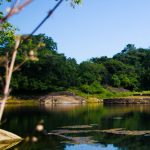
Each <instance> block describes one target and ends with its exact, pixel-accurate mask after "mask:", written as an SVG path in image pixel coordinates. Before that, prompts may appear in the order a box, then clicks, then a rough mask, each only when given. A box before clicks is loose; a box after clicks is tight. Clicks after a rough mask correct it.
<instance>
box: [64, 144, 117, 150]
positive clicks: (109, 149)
mask: <svg viewBox="0 0 150 150" xmlns="http://www.w3.org/2000/svg"><path fill="white" fill-rule="evenodd" d="M77 149H78V150H97V149H98V150H117V148H115V147H114V146H113V145H112V144H110V145H107V146H103V145H101V144H95V145H87V144H81V145H67V146H66V148H65V150H77Z"/></svg>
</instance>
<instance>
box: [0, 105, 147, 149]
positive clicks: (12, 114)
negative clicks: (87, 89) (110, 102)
mask: <svg viewBox="0 0 150 150" xmlns="http://www.w3.org/2000/svg"><path fill="white" fill-rule="evenodd" d="M4 120H5V121H4V123H3V124H2V125H1V127H2V128H3V129H6V130H8V131H11V132H13V133H15V134H18V135H20V136H22V137H24V138H25V140H24V141H23V142H22V143H21V144H19V145H17V146H16V147H15V148H16V149H18V150H48V149H52V150H57V149H58V150H68V149H69V150H80V149H81V148H82V149H87V150H88V149H90V150H91V149H93V150H94V149H96V148H98V149H102V150H103V149H104V150H108V149H111V150H124V149H126V150H131V149H142V150H148V149H149V147H150V144H149V140H150V137H143V136H141V137H130V136H129V137H128V136H114V135H110V134H100V133H99V134H96V133H90V134H84V135H83V134H78V135H76V134H71V135H67V136H70V137H78V138H81V139H83V137H90V138H91V140H93V141H96V142H97V144H95V143H93V144H77V145H76V144H71V141H67V140H66V139H64V138H63V137H59V136H54V135H48V134H47V133H49V132H51V131H52V130H55V129H59V128H61V127H63V126H72V125H92V126H93V127H94V129H110V128H126V129H127V130H150V107H149V106H148V105H129V106H123V105H117V106H103V105H53V106H52V105H47V106H46V107H45V106H28V107H24V106H19V107H18V106H8V107H7V109H6V112H5V116H4ZM41 122H42V125H43V126H44V130H43V131H42V132H38V131H37V130H36V127H37V124H39V123H41ZM33 137H36V138H37V140H36V141H35V142H34V141H32V139H33ZM68 143H70V144H68ZM13 149H14V148H12V150H13Z"/></svg>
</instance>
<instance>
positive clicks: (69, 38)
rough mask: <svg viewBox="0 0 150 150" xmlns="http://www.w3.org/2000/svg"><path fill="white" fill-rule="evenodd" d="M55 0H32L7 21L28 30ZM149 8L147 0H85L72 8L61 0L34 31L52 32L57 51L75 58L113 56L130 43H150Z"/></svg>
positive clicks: (149, 2) (143, 44) (143, 45)
mask: <svg viewBox="0 0 150 150" xmlns="http://www.w3.org/2000/svg"><path fill="white" fill-rule="evenodd" d="M54 4H55V2H54V0H34V2H33V3H32V4H31V5H30V6H28V7H27V8H25V9H24V10H23V11H22V12H21V13H20V14H18V15H15V16H13V17H12V18H11V19H10V20H9V21H10V22H11V23H13V24H14V25H15V26H17V27H18V28H19V29H20V31H19V32H20V33H21V34H24V33H25V34H28V33H30V32H31V31H32V29H33V28H34V27H35V26H36V25H37V24H38V23H39V21H40V20H41V19H42V18H43V17H44V16H45V15H46V13H47V12H48V10H49V8H52V6H53V5H54ZM6 7H7V6H6V5H4V6H3V7H2V9H4V8H6ZM149 8H150V0H84V1H83V4H82V5H81V6H76V8H75V9H73V8H72V7H70V5H69V3H68V2H64V3H63V4H62V5H61V6H60V7H59V8H58V9H57V10H56V12H55V13H54V14H53V16H52V17H51V18H50V19H49V20H48V21H47V22H46V23H45V24H44V25H43V26H42V27H41V28H40V29H39V30H38V31H37V32H36V34H38V33H45V34H46V35H48V36H51V37H52V38H53V39H54V41H55V42H57V44H58V52H60V53H65V55H66V56H67V57H74V58H76V60H77V61H78V62H81V61H83V60H87V59H89V58H91V57H100V56H108V57H112V56H113V55H114V54H116V53H118V52H120V51H121V50H122V49H123V48H124V47H125V45H127V44H129V43H131V44H135V46H136V47H144V48H148V47H149V46H150V17H149V16H150V9H149Z"/></svg>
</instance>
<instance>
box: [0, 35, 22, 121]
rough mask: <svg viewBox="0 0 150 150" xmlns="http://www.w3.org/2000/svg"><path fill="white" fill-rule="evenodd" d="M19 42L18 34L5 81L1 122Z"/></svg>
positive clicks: (0, 110) (0, 113) (0, 114)
mask: <svg viewBox="0 0 150 150" xmlns="http://www.w3.org/2000/svg"><path fill="white" fill-rule="evenodd" d="M19 44H20V37H19V36H18V37H16V42H15V47H14V50H13V53H12V59H11V63H10V67H9V69H8V75H7V76H6V83H5V88H4V93H3V98H2V103H1V107H0V122H1V120H2V116H3V112H4V108H5V104H6V101H7V99H8V96H9V91H10V90H9V87H10V81H11V77H12V73H13V68H14V64H15V60H16V55H17V49H18V47H19Z"/></svg>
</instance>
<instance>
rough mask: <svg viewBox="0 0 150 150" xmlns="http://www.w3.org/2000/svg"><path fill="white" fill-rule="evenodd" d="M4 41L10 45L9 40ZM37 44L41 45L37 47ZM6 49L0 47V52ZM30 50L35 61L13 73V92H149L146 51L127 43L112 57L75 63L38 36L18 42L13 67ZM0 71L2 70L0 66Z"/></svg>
mask: <svg viewBox="0 0 150 150" xmlns="http://www.w3.org/2000/svg"><path fill="white" fill-rule="evenodd" d="M5 41H9V42H10V43H11V40H10V39H6V40H5ZM6 43H7V42H6ZM39 43H42V44H40V46H39V47H38V46H37V45H39ZM6 46H7V44H5V45H2V44H1V48H0V49H1V52H2V51H3V50H5V48H6ZM31 50H33V51H34V54H35V55H36V57H37V58H38V60H36V61H31V60H30V59H28V60H27V61H26V63H25V64H24V65H23V66H22V67H21V68H20V70H18V71H16V72H14V75H13V79H12V82H11V87H12V89H13V91H18V92H23V91H28V92H29V91H30V92H31V91H32V92H42V91H58V90H66V89H68V88H76V89H79V90H80V91H82V92H84V93H89V94H101V93H104V92H107V91H106V90H105V87H108V86H112V87H117V88H120V87H123V88H125V89H129V90H139V91H140V90H149V89H150V77H149V75H150V68H149V66H150V49H142V48H138V49H137V48H135V46H134V45H131V44H129V45H127V46H126V47H125V48H124V49H123V50H122V51H121V53H118V54H116V55H114V57H113V58H107V57H106V56H105V57H98V58H92V59H90V60H89V61H84V62H82V63H80V64H77V62H76V60H75V59H72V58H66V56H65V55H64V54H59V53H58V52H57V44H56V43H55V42H54V41H53V40H52V38H50V37H47V36H45V35H43V34H40V35H34V36H32V37H31V38H30V39H29V40H28V41H26V42H22V44H21V46H20V47H19V50H18V56H17V60H16V64H17V63H18V64H19V63H21V62H22V61H23V60H24V59H26V58H25V56H27V55H28V53H30V51H31ZM1 54H2V53H1ZM0 69H1V70H0V71H2V67H1V68H0Z"/></svg>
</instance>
